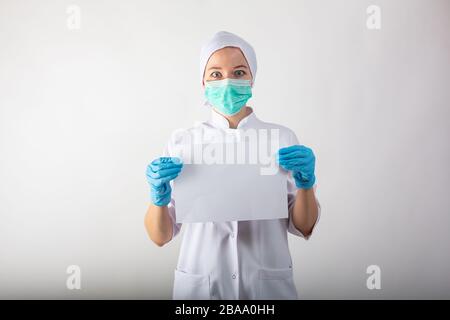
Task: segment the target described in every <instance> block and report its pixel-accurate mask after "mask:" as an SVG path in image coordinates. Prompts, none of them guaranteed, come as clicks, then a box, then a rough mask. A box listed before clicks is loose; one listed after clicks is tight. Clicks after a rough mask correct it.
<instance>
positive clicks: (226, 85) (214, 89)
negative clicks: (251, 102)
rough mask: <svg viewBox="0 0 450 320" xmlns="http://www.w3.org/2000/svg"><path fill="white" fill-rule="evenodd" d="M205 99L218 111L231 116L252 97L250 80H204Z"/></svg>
mask: <svg viewBox="0 0 450 320" xmlns="http://www.w3.org/2000/svg"><path fill="white" fill-rule="evenodd" d="M205 97H206V100H208V102H209V103H210V104H211V105H212V106H213V107H214V108H216V109H217V110H218V111H219V112H221V113H223V114H225V115H227V116H232V115H234V114H236V113H238V112H239V111H241V109H242V107H243V106H245V104H246V103H247V101H248V99H250V98H251V97H252V87H251V84H250V80H243V79H229V78H227V79H223V80H214V81H206V82H205Z"/></svg>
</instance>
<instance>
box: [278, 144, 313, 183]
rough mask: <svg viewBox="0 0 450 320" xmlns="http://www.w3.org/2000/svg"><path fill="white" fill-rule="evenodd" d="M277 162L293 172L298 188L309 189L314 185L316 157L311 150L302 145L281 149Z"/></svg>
mask: <svg viewBox="0 0 450 320" xmlns="http://www.w3.org/2000/svg"><path fill="white" fill-rule="evenodd" d="M277 160H278V163H279V164H280V166H281V167H282V168H283V169H285V170H289V171H292V176H293V177H294V180H295V185H296V186H297V188H301V189H309V188H311V187H312V186H313V185H314V182H315V181H316V176H315V175H314V167H315V163H316V157H315V156H314V153H313V151H312V150H311V149H310V148H308V147H305V146H300V145H294V146H290V147H286V148H281V149H280V150H278V156H277Z"/></svg>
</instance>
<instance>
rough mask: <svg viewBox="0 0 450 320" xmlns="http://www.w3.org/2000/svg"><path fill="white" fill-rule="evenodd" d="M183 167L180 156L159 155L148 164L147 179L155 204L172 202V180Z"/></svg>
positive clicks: (160, 204)
mask: <svg viewBox="0 0 450 320" xmlns="http://www.w3.org/2000/svg"><path fill="white" fill-rule="evenodd" d="M182 168H183V163H182V162H181V160H180V158H176V157H159V158H156V159H155V160H153V161H152V162H151V163H150V164H149V165H148V166H147V172H146V176H147V181H148V183H149V185H150V195H151V199H152V202H153V204H154V205H156V206H160V207H162V206H166V205H168V204H169V202H170V198H171V193H172V188H171V187H170V183H169V182H170V181H171V180H173V179H175V178H176V177H177V176H178V174H179V173H180V171H181V169H182Z"/></svg>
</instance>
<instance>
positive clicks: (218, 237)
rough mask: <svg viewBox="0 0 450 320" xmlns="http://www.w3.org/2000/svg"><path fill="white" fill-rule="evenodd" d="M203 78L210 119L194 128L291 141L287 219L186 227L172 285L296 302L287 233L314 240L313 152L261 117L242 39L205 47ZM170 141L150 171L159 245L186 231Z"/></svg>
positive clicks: (250, 56)
mask: <svg viewBox="0 0 450 320" xmlns="http://www.w3.org/2000/svg"><path fill="white" fill-rule="evenodd" d="M200 73H201V81H202V85H203V87H204V91H205V97H206V100H207V102H208V105H209V106H210V107H211V116H210V119H209V120H208V121H206V122H203V123H201V124H199V125H197V126H195V127H193V128H191V130H192V131H193V132H195V131H198V130H201V131H209V132H213V133H214V132H221V131H224V130H226V131H227V132H231V133H232V132H234V131H239V130H246V129H264V128H265V129H274V128H275V129H278V130H279V138H280V141H282V144H283V145H284V146H285V147H283V148H280V149H279V150H278V157H277V160H278V164H279V166H280V167H282V168H283V169H285V170H288V171H290V172H291V174H290V175H289V177H288V185H287V190H288V199H287V201H288V208H289V213H288V218H285V219H273V220H253V221H229V222H206V223H188V224H185V229H186V230H185V234H184V238H183V242H182V245H181V251H180V256H179V261H178V265H177V268H176V270H175V280H174V289H173V298H174V299H297V292H296V288H295V285H294V281H293V273H292V261H291V256H290V252H289V248H288V241H287V232H290V233H292V234H294V235H297V236H300V237H303V238H305V239H308V238H309V236H310V235H311V233H312V230H313V228H314V226H315V225H316V223H317V221H318V219H319V215H320V205H319V203H318V201H317V199H316V196H315V175H314V167H315V157H314V154H313V152H312V150H311V149H310V148H307V147H305V146H301V145H299V143H298V140H297V137H296V135H295V133H294V132H293V131H291V130H290V129H288V128H286V127H283V126H280V125H276V124H271V123H266V122H263V121H261V120H259V119H258V118H257V117H256V116H255V113H254V111H253V109H252V108H251V107H249V106H248V105H247V101H248V100H249V99H250V97H251V89H252V86H253V83H254V81H255V76H256V55H255V52H254V50H253V48H252V47H251V46H250V45H249V44H248V43H247V42H246V41H245V40H243V39H242V38H240V37H238V36H236V35H234V34H232V33H229V32H218V33H217V34H215V35H214V37H213V38H212V39H211V40H210V41H208V42H207V43H206V44H205V45H204V46H203V48H202V52H201V59H200ZM176 144H177V140H176V139H171V140H170V142H169V144H168V145H167V147H166V149H165V151H164V153H165V154H164V157H160V158H157V159H155V160H153V161H152V162H151V163H150V164H149V166H148V168H147V179H148V182H149V184H150V187H151V198H152V204H151V205H150V206H149V208H148V211H147V215H146V219H145V226H146V229H147V232H148V234H149V236H150V238H151V239H152V240H153V241H154V242H155V243H156V244H157V245H159V246H162V245H164V244H165V243H167V242H169V241H170V240H171V239H172V238H173V237H175V236H176V235H177V234H178V233H179V231H180V228H181V224H179V223H176V222H175V213H176V210H175V201H174V199H172V198H171V190H172V189H171V181H172V180H173V179H175V178H176V177H177V176H178V174H179V173H180V172H181V170H182V168H183V164H182V163H181V161H180V159H178V158H176V157H173V150H174V149H175V147H176Z"/></svg>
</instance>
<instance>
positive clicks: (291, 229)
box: [287, 132, 321, 240]
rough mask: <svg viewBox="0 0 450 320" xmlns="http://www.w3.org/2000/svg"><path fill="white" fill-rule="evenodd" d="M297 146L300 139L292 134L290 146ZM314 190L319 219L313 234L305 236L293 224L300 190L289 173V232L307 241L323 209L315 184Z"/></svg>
mask: <svg viewBox="0 0 450 320" xmlns="http://www.w3.org/2000/svg"><path fill="white" fill-rule="evenodd" d="M297 144H299V142H298V139H297V136H296V135H295V133H294V132H292V134H291V139H290V145H291V146H292V145H297ZM316 181H317V179H316ZM313 189H314V196H315V198H316V202H317V219H316V222H315V223H314V225H313V228H312V230H311V233H310V234H309V235H308V236H305V235H304V234H303V233H302V232H301V231H300V230H298V229H297V228H296V227H295V225H294V222H293V219H292V214H293V211H292V210H291V209H292V206H293V205H294V203H295V196H296V194H297V190H298V188H297V186H296V185H295V181H294V178H293V177H292V174H291V173H289V175H288V179H287V190H288V208H289V215H288V232H289V233H291V234H293V235H296V236H299V237H302V238H304V239H305V240H308V239H309V238H310V237H311V235H312V234H313V232H314V229H315V228H316V225H317V223H318V222H319V219H320V211H321V209H320V203H319V200H318V199H317V193H316V189H317V183H315V184H314V186H313Z"/></svg>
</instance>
